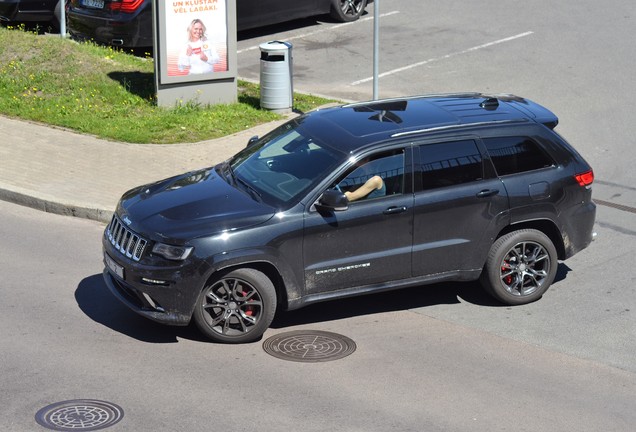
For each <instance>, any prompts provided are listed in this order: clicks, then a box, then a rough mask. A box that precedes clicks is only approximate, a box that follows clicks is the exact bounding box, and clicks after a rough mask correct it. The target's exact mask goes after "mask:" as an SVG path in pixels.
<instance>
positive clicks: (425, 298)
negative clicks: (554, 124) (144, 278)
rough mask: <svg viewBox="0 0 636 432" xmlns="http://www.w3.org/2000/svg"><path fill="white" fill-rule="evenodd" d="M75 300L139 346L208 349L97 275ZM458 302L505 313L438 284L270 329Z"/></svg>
mask: <svg viewBox="0 0 636 432" xmlns="http://www.w3.org/2000/svg"><path fill="white" fill-rule="evenodd" d="M569 271H571V269H570V268H569V267H568V266H567V265H565V264H563V263H561V264H559V267H558V268H557V274H556V277H555V280H554V283H558V282H560V281H563V280H565V279H566V277H567V274H568V273H569ZM552 288H558V286H557V287H551V289H552ZM75 299H76V301H77V304H78V306H79V308H80V309H81V310H82V312H84V313H85V314H86V316H88V317H89V318H90V319H92V320H93V321H95V322H97V323H100V324H102V325H104V326H106V327H108V328H110V329H112V330H114V331H116V332H118V333H121V334H124V335H126V336H128V337H131V338H133V339H136V340H139V341H142V342H148V343H175V342H178V341H179V339H187V340H191V341H197V342H207V343H211V342H210V341H209V340H208V339H206V338H205V337H204V336H203V335H202V334H201V333H200V332H199V331H198V329H197V328H196V326H195V325H194V324H193V323H191V324H190V325H188V326H185V327H179V326H169V325H163V324H159V323H156V322H154V321H151V320H149V319H147V318H144V317H142V316H139V315H137V314H136V313H134V312H133V311H131V310H129V309H128V308H127V307H126V306H124V305H123V304H121V303H120V302H119V300H117V299H116V298H115V297H114V296H113V295H112V294H111V293H110V291H109V290H108V288H107V287H106V283H105V282H104V280H103V277H102V275H101V274H96V275H92V276H89V277H87V278H85V279H83V280H82V281H81V282H80V283H79V285H78V287H77V289H76V290H75ZM462 302H464V303H470V304H473V305H476V306H481V307H509V306H507V305H505V304H503V303H500V302H498V301H497V300H495V299H493V298H492V297H490V296H489V295H488V294H487V293H486V292H485V291H484V289H483V288H482V287H481V286H480V284H479V282H478V281H474V282H444V283H437V284H431V285H420V286H415V287H411V288H403V289H397V290H392V291H386V292H382V293H377V294H369V295H363V296H357V297H349V298H345V299H339V300H330V301H326V302H322V303H315V304H312V305H309V306H306V307H304V308H301V309H297V310H293V311H279V312H277V313H276V316H275V317H274V321H273V322H272V324H271V326H270V327H271V328H274V329H285V328H288V327H294V326H301V325H308V324H319V323H324V322H329V321H336V320H341V319H346V318H352V317H357V316H364V315H376V314H382V313H387V312H396V311H406V310H409V309H419V308H426V307H430V306H435V305H440V304H451V305H452V304H460V303H462Z"/></svg>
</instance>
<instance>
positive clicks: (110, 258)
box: [103, 242, 201, 325]
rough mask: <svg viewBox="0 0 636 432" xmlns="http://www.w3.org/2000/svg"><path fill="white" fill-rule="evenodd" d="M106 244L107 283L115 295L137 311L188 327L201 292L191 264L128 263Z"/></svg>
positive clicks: (155, 318)
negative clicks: (152, 264) (177, 265)
mask: <svg viewBox="0 0 636 432" xmlns="http://www.w3.org/2000/svg"><path fill="white" fill-rule="evenodd" d="M108 245H109V243H108V242H105V243H104V265H105V268H104V272H103V276H104V281H105V283H106V286H108V289H109V290H110V291H111V292H112V293H113V295H114V296H115V297H116V298H117V299H119V301H121V302H122V303H123V304H124V305H126V306H127V307H128V308H130V309H131V310H133V311H134V312H136V313H138V314H139V315H142V316H144V317H146V318H148V319H151V320H153V321H156V322H159V323H162V324H169V325H188V323H189V322H190V319H191V317H192V312H193V311H194V304H195V301H196V299H197V297H198V296H199V293H200V291H201V289H200V287H201V282H200V280H199V278H198V276H197V275H196V274H195V273H194V272H192V271H191V268H192V267H191V266H192V264H190V265H188V264H184V265H183V266H182V267H167V268H158V267H149V266H143V265H141V264H139V263H132V262H129V260H127V259H126V258H125V257H122V256H121V255H120V254H119V253H117V252H116V251H114V250H110V249H111V248H110V247H109V246H108Z"/></svg>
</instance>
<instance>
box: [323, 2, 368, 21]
mask: <svg viewBox="0 0 636 432" xmlns="http://www.w3.org/2000/svg"><path fill="white" fill-rule="evenodd" d="M365 7H367V0H331V17H332V18H333V19H335V20H337V21H340V22H349V21H355V20H357V19H358V18H360V16H361V15H362V13H363V12H364V8H365Z"/></svg>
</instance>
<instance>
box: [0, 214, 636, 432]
mask: <svg viewBox="0 0 636 432" xmlns="http://www.w3.org/2000/svg"><path fill="white" fill-rule="evenodd" d="M0 214H2V218H1V219H0V238H2V248H0V266H1V268H2V269H3V271H2V282H0V298H2V302H0V328H2V332H0V365H2V366H1V367H2V370H1V373H0V388H1V389H2V392H1V393H0V430H1V431H11V432H22V431H37V430H45V429H44V428H42V427H41V426H39V425H38V424H36V421H35V415H36V413H37V412H38V411H39V410H40V409H42V408H44V407H46V406H48V405H50V404H54V403H58V402H62V401H68V400H77V399H80V400H81V399H90V400H100V401H107V402H110V403H114V404H117V405H118V406H120V407H121V408H122V409H123V411H124V417H123V419H122V420H121V421H120V422H119V423H117V424H115V425H114V426H112V427H110V428H109V429H110V430H113V431H129V430H134V431H175V430H179V431H204V430H227V431H252V430H259V431H272V432H273V431H280V430H301V431H316V432H318V431H320V432H322V431H325V430H338V431H365V432H366V431H378V432H386V431H400V432H403V431H417V432H420V431H467V430H470V431H488V432H491V431H493V430H514V431H537V430H546V431H547V430H554V431H560V432H567V431H576V432H581V431H599V430H603V431H631V430H633V425H634V424H636V410H634V406H636V366H635V365H636V363H635V362H634V357H633V352H634V351H633V337H631V340H630V337H629V335H625V334H624V333H623V331H622V330H621V328H622V327H623V328H624V326H625V325H631V326H632V327H631V328H632V329H633V322H631V324H630V322H629V321H628V319H629V316H631V315H630V314H629V313H624V311H619V310H617V309H615V307H616V306H617V303H618V302H615V301H612V298H614V299H615V298H616V297H622V294H625V293H624V292H623V293H612V294H611V295H608V296H607V297H609V298H606V297H605V296H604V294H605V292H606V290H607V291H613V288H611V286H615V284H617V283H618V282H619V281H616V282H611V283H610V282H609V281H608V283H606V284H605V286H603V289H602V291H601V292H597V293H596V294H594V293H592V294H589V293H587V294H583V293H581V292H579V293H578V295H577V291H586V290H588V288H589V286H590V284H594V283H595V282H596V281H595V280H592V281H586V279H588V278H589V277H590V275H591V274H592V273H593V272H594V271H593V270H594V269H589V268H587V266H586V265H584V263H585V261H586V259H582V260H581V261H577V262H576V263H575V264H571V267H573V269H572V270H571V272H570V273H568V275H567V277H566V278H565V279H563V280H561V281H559V282H558V283H557V284H556V285H555V286H554V289H552V290H550V291H549V292H548V294H547V295H546V296H545V297H544V298H543V299H541V300H540V301H539V302H537V303H535V304H534V305H532V306H527V307H520V308H512V309H510V308H502V307H496V306H493V305H492V304H491V303H490V300H488V299H487V298H486V297H485V296H484V295H483V294H481V292H480V291H475V290H474V289H475V288H476V287H475V286H474V285H470V284H469V285H457V284H455V285H453V284H446V285H433V286H429V287H419V288H414V289H409V290H404V291H396V292H392V293H384V294H380V295H374V296H368V297H361V298H356V299H349V300H346V301H334V302H329V303H324V304H319V305H314V306H311V307H308V308H306V309H301V310H298V311H294V312H290V313H286V314H281V315H279V316H278V317H277V319H276V321H275V323H274V325H273V326H272V328H270V329H269V330H268V331H267V332H266V334H265V338H268V337H270V336H272V335H275V334H280V333H282V332H286V331H291V330H299V329H300V330H321V331H330V332H335V333H338V334H342V335H345V336H347V337H349V338H351V339H353V340H354V342H355V343H356V346H357V350H356V351H355V352H354V353H353V354H351V355H349V356H348V357H345V358H343V359H340V360H336V361H331V362H324V363H297V362H290V361H285V360H280V359H278V358H275V357H273V356H270V355H269V354H267V353H266V352H265V351H264V350H263V348H262V344H261V343H260V342H257V343H252V344H246V345H217V344H212V343H209V342H206V341H205V340H203V339H202V338H201V336H200V335H199V333H198V332H197V331H196V330H195V329H193V328H191V327H186V328H174V327H167V326H163V325H160V324H156V323H153V322H150V321H147V320H145V319H143V318H141V317H138V316H137V315H135V314H134V313H132V312H130V311H128V310H127V309H126V308H125V307H124V306H122V305H120V304H119V303H118V302H117V301H116V300H115V299H114V298H113V297H112V295H110V293H109V292H108V291H107V288H106V287H105V285H104V283H103V281H102V278H101V271H102V264H101V251H100V238H101V235H102V230H103V225H101V224H99V223H97V222H93V221H88V220H83V219H77V218H70V217H64V216H57V215H53V214H49V213H43V212H38V211H36V210H32V209H29V208H26V207H20V206H16V205H12V204H8V203H5V202H0ZM596 264H597V266H599V267H601V266H602V263H600V262H599V263H596ZM597 277H598V278H599V279H600V278H601V277H602V276H601V275H598V276H597ZM632 297H633V296H632ZM594 301H597V302H599V303H600V304H599V306H600V307H601V308H603V310H597V311H596V312H590V311H588V310H583V308H587V307H588V303H591V302H594ZM605 308H608V310H605ZM551 314H552V315H551ZM598 321H600V323H599V324H600V326H599V327H598V328H597V327H595V325H592V324H594V323H597V322H598ZM605 332H607V333H606V337H607V338H608V339H611V338H614V339H615V340H618V339H621V340H622V342H623V343H624V344H623V345H621V344H619V343H617V344H616V345H615V346H611V345H612V344H610V343H608V341H607V340H603V337H602V333H605ZM557 333H558V334H561V335H563V334H566V333H567V334H569V335H570V336H571V339H570V341H569V344H568V345H567V346H565V347H554V346H552V345H553V342H554V340H555V337H553V336H554V335H553V334H557ZM632 335H633V334H632ZM623 336H625V338H623ZM608 348H609V349H611V351H612V352H613V353H614V355H615V356H616V358H606V357H605V355H604V350H605V349H608ZM577 350H581V353H582V354H580V355H578V354H577V353H576V352H575V351H577ZM597 352H599V353H600V354H598V353H597ZM630 354H632V355H630ZM619 363H622V365H621V366H622V367H619V366H618V364H619Z"/></svg>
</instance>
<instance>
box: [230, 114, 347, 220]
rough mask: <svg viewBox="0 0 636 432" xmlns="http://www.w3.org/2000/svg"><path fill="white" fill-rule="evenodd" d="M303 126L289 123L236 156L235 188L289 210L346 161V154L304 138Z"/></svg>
mask: <svg viewBox="0 0 636 432" xmlns="http://www.w3.org/2000/svg"><path fill="white" fill-rule="evenodd" d="M301 123H302V120H301V119H297V120H295V121H291V122H288V123H286V124H284V125H282V126H280V127H279V128H277V129H275V130H273V131H272V132H270V133H269V134H267V135H265V136H264V137H263V138H261V139H260V140H258V141H257V142H255V143H254V144H252V145H250V146H248V147H247V148H245V149H244V150H242V151H241V152H239V153H238V154H237V155H236V156H234V158H232V160H231V161H230V163H229V165H230V169H231V171H232V173H233V175H234V177H235V179H236V182H235V184H236V186H237V187H240V188H243V189H244V190H248V189H249V190H251V191H252V192H250V194H251V195H252V196H255V197H256V196H257V197H258V198H259V199H260V200H262V201H263V202H265V203H266V204H269V205H271V206H273V207H277V208H289V207H291V206H292V205H294V204H296V203H297V202H298V201H300V199H301V198H302V197H303V196H304V194H306V193H307V192H308V191H309V189H311V188H312V187H313V186H315V185H316V184H318V183H319V182H320V181H321V180H322V179H323V178H325V176H326V175H327V174H328V173H330V172H331V171H332V170H333V169H334V168H335V166H336V165H337V164H338V163H339V162H341V161H344V159H345V157H346V156H345V154H344V153H338V152H336V151H334V150H333V149H331V148H329V147H327V146H324V145H321V144H320V143H319V142H317V141H316V140H315V139H314V138H313V137H311V136H307V135H304V134H303V133H302V131H301V130H300V128H299V126H300V124H301ZM249 190H248V192H249Z"/></svg>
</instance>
